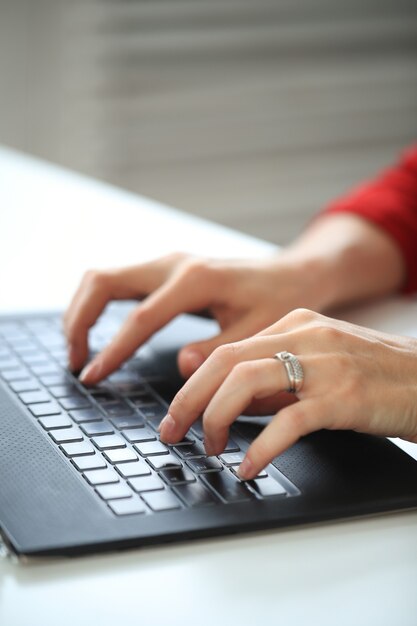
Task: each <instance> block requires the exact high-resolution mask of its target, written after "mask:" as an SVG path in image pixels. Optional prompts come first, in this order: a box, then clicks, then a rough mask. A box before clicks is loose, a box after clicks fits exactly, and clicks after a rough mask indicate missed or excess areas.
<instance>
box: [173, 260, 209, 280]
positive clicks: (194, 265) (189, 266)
mask: <svg viewBox="0 0 417 626" xmlns="http://www.w3.org/2000/svg"><path fill="white" fill-rule="evenodd" d="M208 273H209V268H208V265H207V262H206V261H205V259H194V258H192V259H186V260H185V262H184V263H183V265H182V267H181V270H180V278H181V279H182V280H183V281H185V282H187V283H190V284H191V285H194V284H196V283H202V282H204V281H205V279H206V278H207V276H208Z"/></svg>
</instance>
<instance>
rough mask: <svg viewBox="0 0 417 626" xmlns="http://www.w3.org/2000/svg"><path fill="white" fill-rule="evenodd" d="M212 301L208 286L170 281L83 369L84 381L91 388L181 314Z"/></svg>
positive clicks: (155, 292)
mask: <svg viewBox="0 0 417 626" xmlns="http://www.w3.org/2000/svg"><path fill="white" fill-rule="evenodd" d="M210 298H211V290H210V288H209V286H208V285H204V284H201V286H200V288H195V289H189V285H188V283H187V280H183V279H179V280H178V279H176V278H174V279H172V280H168V281H167V282H166V283H164V284H163V285H162V287H159V289H157V290H156V291H154V292H153V293H152V294H151V295H150V296H148V298H147V299H146V300H145V301H144V302H143V303H142V304H141V305H139V307H137V308H136V309H135V310H134V311H133V312H132V313H131V314H130V315H129V316H128V318H127V320H126V321H125V322H124V324H123V325H122V327H121V328H120V330H119V332H118V333H117V335H116V336H115V337H114V338H113V340H112V341H111V343H110V344H109V345H108V346H107V347H106V348H105V349H104V350H103V351H102V352H101V353H100V354H99V355H97V356H96V357H95V359H93V361H91V363H90V364H89V365H88V366H87V367H86V368H85V369H84V370H83V372H82V373H81V376H80V380H81V382H83V383H84V384H87V385H92V384H95V383H97V382H98V381H99V380H101V379H103V378H105V377H106V376H108V375H109V374H111V372H113V371H114V370H115V369H117V368H118V367H119V366H120V365H121V364H122V363H123V361H125V360H126V359H128V358H129V357H130V356H131V355H132V354H133V353H134V352H135V351H136V350H137V348H138V347H139V346H140V345H142V344H143V343H144V342H145V341H146V340H147V339H148V338H149V337H150V336H151V335H153V334H154V333H155V332H156V331H157V330H159V329H160V328H161V327H162V326H165V324H167V323H168V322H169V321H171V320H172V319H173V318H174V317H176V316H177V315H178V314H179V313H183V312H189V311H193V310H197V309H199V308H203V307H204V306H205V304H204V303H205V302H206V301H207V300H210Z"/></svg>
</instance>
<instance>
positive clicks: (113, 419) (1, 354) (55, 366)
mask: <svg viewBox="0 0 417 626" xmlns="http://www.w3.org/2000/svg"><path fill="white" fill-rule="evenodd" d="M119 324H120V320H119V319H116V318H112V317H111V316H109V315H107V316H106V315H103V316H102V318H101V320H100V321H99V322H98V324H97V325H96V326H95V327H94V329H92V331H91V333H90V344H91V347H92V352H93V353H94V352H96V351H98V350H101V349H102V348H103V347H104V346H105V345H106V344H107V343H108V341H109V340H110V338H111V337H112V336H113V335H114V333H115V331H116V330H117V327H118V326H119ZM146 351H147V348H146V347H144V348H142V349H141V350H139V351H138V352H137V353H136V355H134V357H133V358H132V359H131V360H130V361H129V362H128V363H127V364H125V365H124V366H123V367H122V369H120V370H119V371H118V372H116V373H115V374H113V375H111V376H110V377H109V378H108V379H106V381H104V382H102V383H100V384H99V385H98V386H96V387H90V388H86V387H84V386H83V385H82V384H81V383H80V382H79V381H78V379H77V378H76V377H75V376H73V375H72V374H71V373H70V372H69V371H68V369H67V368H66V364H67V352H66V343H65V338H64V336H63V333H62V331H61V323H60V318H59V316H58V315H53V316H52V315H51V316H49V315H48V316H45V317H38V318H27V319H26V318H25V319H22V321H14V322H2V323H0V378H1V379H3V382H4V383H6V384H7V385H8V386H9V388H10V390H11V391H12V392H13V393H14V394H15V395H16V397H18V398H19V400H20V402H21V403H22V405H24V406H25V407H26V409H27V410H28V411H29V412H30V414H31V416H32V417H33V419H34V420H36V421H37V423H38V425H39V426H40V428H41V429H42V431H43V432H44V434H45V436H46V437H48V438H49V439H50V440H51V442H53V443H54V444H55V445H56V446H57V448H58V449H59V450H60V451H61V453H62V454H63V455H64V456H65V458H66V459H67V461H68V463H70V464H71V465H72V467H73V468H74V471H77V472H78V473H79V475H80V476H82V478H83V479H84V481H85V485H86V486H87V488H90V489H91V490H92V491H94V492H95V494H96V496H97V498H100V499H101V501H103V502H104V503H105V504H106V505H107V506H108V509H109V510H110V511H111V512H112V513H113V514H114V515H116V516H125V515H144V514H151V513H158V512H160V511H167V510H174V509H183V508H191V507H204V506H216V505H219V504H223V505H224V504H227V503H234V502H244V501H249V500H256V499H264V498H271V497H278V498H282V497H285V496H288V495H293V492H292V489H291V484H290V483H288V481H286V479H285V477H283V476H282V475H280V473H279V472H278V470H277V469H276V468H275V467H274V466H273V465H272V464H271V465H269V466H268V467H267V468H266V470H264V471H262V472H261V473H260V474H259V476H258V477H257V478H256V479H254V480H251V481H247V482H243V481H241V480H240V479H239V478H238V477H237V474H236V472H237V468H238V467H239V464H240V462H241V461H242V459H243V457H244V450H245V449H246V448H247V447H248V444H247V443H246V442H245V440H243V439H242V438H241V437H240V436H239V435H238V434H233V435H232V436H231V438H230V439H229V441H228V443H227V446H226V449H225V450H224V452H223V453H222V454H221V455H219V456H218V457H215V456H207V455H206V454H205V451H204V445H203V439H204V433H203V428H202V424H201V420H198V421H197V422H195V423H194V424H193V426H192V427H191V429H190V430H189V432H188V434H187V435H186V437H185V439H184V440H183V441H181V442H180V443H177V444H175V445H172V446H170V445H166V444H164V443H162V442H161V441H159V436H158V432H157V427H158V425H159V423H160V421H161V419H162V418H163V417H164V416H165V415H166V411H167V408H168V402H169V400H170V399H171V398H172V395H173V390H172V389H170V386H169V383H168V382H167V381H165V380H163V379H161V378H159V377H158V372H157V371H155V369H152V366H150V365H149V363H150V359H149V354H147V352H146ZM147 357H148V358H147ZM153 367H155V365H154V366H153ZM231 432H233V430H232V431H231Z"/></svg>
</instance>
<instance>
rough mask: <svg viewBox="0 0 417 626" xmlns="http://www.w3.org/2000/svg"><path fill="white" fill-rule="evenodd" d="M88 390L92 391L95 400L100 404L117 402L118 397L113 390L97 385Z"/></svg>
mask: <svg viewBox="0 0 417 626" xmlns="http://www.w3.org/2000/svg"><path fill="white" fill-rule="evenodd" d="M88 391H89V392H90V393H91V395H92V396H93V398H94V400H95V401H96V402H97V403H98V404H106V403H108V402H116V400H117V397H116V396H115V395H114V393H112V392H111V391H108V390H107V389H101V388H100V387H97V388H96V389H91V388H88Z"/></svg>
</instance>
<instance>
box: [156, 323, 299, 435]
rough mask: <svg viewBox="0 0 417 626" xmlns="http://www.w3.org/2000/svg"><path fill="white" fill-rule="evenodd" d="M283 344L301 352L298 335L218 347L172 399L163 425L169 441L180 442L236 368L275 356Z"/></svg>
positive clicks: (163, 432)
mask: <svg viewBox="0 0 417 626" xmlns="http://www.w3.org/2000/svg"><path fill="white" fill-rule="evenodd" d="M283 345H285V349H289V350H291V351H292V352H295V353H297V339H296V337H295V336H293V337H291V340H290V338H289V337H284V338H283V337H282V336H280V335H274V336H272V337H271V336H258V335H256V336H255V337H251V338H250V339H247V340H245V341H238V342H234V343H229V344H224V345H222V346H220V347H218V348H217V349H216V350H215V351H214V352H213V353H212V354H211V356H210V357H209V358H208V359H207V360H206V361H205V363H203V365H202V366H201V367H200V368H199V369H198V370H197V371H196V372H195V374H193V376H192V377H191V378H190V379H189V380H188V381H187V382H186V383H185V385H184V386H183V387H182V389H180V391H179V392H178V393H177V395H176V396H175V398H174V399H173V401H172V402H171V405H170V407H169V409H168V415H167V418H165V419H164V420H163V421H162V422H161V425H160V433H161V438H163V439H164V441H166V442H169V443H175V442H176V441H180V440H181V439H182V437H183V436H184V435H185V433H186V432H187V431H188V429H189V428H190V426H191V425H192V423H193V422H194V421H195V420H196V419H197V418H198V417H199V415H201V414H202V413H203V411H204V409H205V408H206V407H207V405H208V403H209V402H210V400H211V398H212V397H213V396H214V394H215V393H216V391H217V390H218V389H219V387H220V385H221V384H222V383H223V381H224V379H225V378H226V376H227V375H228V374H229V373H230V371H231V370H232V368H233V367H235V366H236V365H237V364H238V363H240V362H242V361H252V360H256V359H265V358H268V357H271V356H273V355H274V354H275V353H276V352H278V350H283V349H284V348H283ZM276 365H278V369H283V370H284V366H283V365H282V364H281V363H277V364H276ZM284 371H285V370H284ZM287 386H288V381H287ZM168 416H169V417H168Z"/></svg>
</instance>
